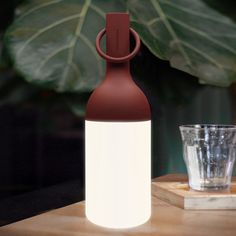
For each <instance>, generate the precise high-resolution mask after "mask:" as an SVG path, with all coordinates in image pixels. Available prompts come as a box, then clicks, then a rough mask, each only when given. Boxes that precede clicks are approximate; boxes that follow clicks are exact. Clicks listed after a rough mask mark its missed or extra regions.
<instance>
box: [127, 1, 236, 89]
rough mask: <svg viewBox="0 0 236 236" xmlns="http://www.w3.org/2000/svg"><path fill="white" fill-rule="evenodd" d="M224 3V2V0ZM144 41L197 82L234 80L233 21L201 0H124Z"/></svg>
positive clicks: (235, 37) (235, 27)
mask: <svg viewBox="0 0 236 236" xmlns="http://www.w3.org/2000/svg"><path fill="white" fill-rule="evenodd" d="M225 4H226V3H225ZM128 8H129V11H130V13H131V15H132V19H133V27H134V28H135V29H136V30H137V31H138V33H139V35H140V36H141V38H142V40H143V42H144V44H145V45H146V46H147V47H148V48H149V49H150V51H151V52H152V53H153V54H154V55H156V56H157V57H159V58H161V59H164V60H169V61H170V64H171V66H172V67H175V68H177V69H179V70H182V71H185V72H187V73H190V74H192V75H195V76H197V77H198V78H199V81H200V82H201V83H207V84H212V85H218V86H228V85H230V84H231V83H232V82H233V81H235V80H236V24H235V23H234V22H233V20H232V19H231V18H230V17H226V16H224V15H223V14H222V13H219V12H218V11H217V10H215V9H213V8H211V7H210V6H209V5H208V4H207V3H206V2H205V1H203V0H194V1H189V0H146V1H141V0H128Z"/></svg>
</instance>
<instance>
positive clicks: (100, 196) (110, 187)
mask: <svg viewBox="0 0 236 236" xmlns="http://www.w3.org/2000/svg"><path fill="white" fill-rule="evenodd" d="M85 133H86V135H85V139H86V140H85V143H86V145H85V152H86V216H87V218H88V219H89V220H90V221H91V222H93V223H95V224H98V225H100V226H104V227H109V228H128V227H134V226H137V225H140V224H142V223H144V222H145V221H147V220H148V219H149V217H150V214H151V121H138V122H100V121H85Z"/></svg>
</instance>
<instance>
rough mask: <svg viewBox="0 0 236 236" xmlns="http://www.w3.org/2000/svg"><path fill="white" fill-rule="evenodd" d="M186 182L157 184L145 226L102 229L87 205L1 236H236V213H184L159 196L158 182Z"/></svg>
mask: <svg viewBox="0 0 236 236" xmlns="http://www.w3.org/2000/svg"><path fill="white" fill-rule="evenodd" d="M174 180H178V181H185V180H186V176H183V175H168V176H164V177H160V178H157V179H155V180H154V182H153V185H152V187H153V198H152V216H151V218H150V220H149V221H147V222H146V223H145V224H143V225H141V226H139V227H135V228H131V229H125V230H112V229H107V228H102V227H99V226H97V225H94V224H92V223H91V222H89V221H88V220H87V219H86V217H85V213H84V202H79V203H76V204H72V205H70V206H66V207H63V208H60V209H57V210H52V211H49V212H46V213H44V214H41V215H38V216H34V217H31V218H29V219H25V220H22V221H19V222H16V223H13V224H10V225H7V226H4V227H1V228H0V236H108V235H109V236H110V235H111V236H147V235H148V236H157V235H158V236H189V235H191V236H226V235H227V236H235V235H236V220H235V219H236V210H232V211H225V210H220V211H217V210H215V211H209V210H201V211H197V210H194V211H191V210H188V211H186V210H183V209H181V208H179V207H175V206H173V205H170V204H169V203H166V202H164V201H162V200H160V199H158V198H157V197H156V195H157V193H156V185H155V182H168V181H169V182H173V181H174Z"/></svg>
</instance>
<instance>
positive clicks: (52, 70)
mask: <svg viewBox="0 0 236 236" xmlns="http://www.w3.org/2000/svg"><path fill="white" fill-rule="evenodd" d="M125 10H126V8H125V4H124V2H123V0H116V1H106V0H99V1H96V0H31V1H28V3H27V4H26V5H23V6H21V7H20V8H19V9H18V10H17V13H18V14H19V15H20V16H19V17H18V18H17V19H16V20H15V22H14V23H13V25H12V26H11V27H10V28H9V29H8V31H7V33H6V35H5V42H6V45H7V47H8V49H9V51H10V55H11V57H12V58H13V60H14V63H15V67H16V69H17V70H18V71H19V72H20V73H21V74H22V75H23V77H24V78H25V79H26V80H27V81H29V82H33V83H35V84H38V85H42V86H45V87H47V88H52V89H54V90H56V91H59V92H64V91H91V90H92V89H93V88H94V87H95V86H96V85H97V84H98V83H99V82H100V80H101V79H102V77H103V72H104V62H103V60H102V59H101V58H100V57H99V56H98V54H97V52H96V50H95V47H94V44H95V39H96V35H97V33H98V32H99V31H100V30H101V29H102V28H104V26H105V12H111V11H125Z"/></svg>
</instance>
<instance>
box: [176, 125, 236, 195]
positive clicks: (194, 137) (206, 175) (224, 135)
mask: <svg viewBox="0 0 236 236" xmlns="http://www.w3.org/2000/svg"><path fill="white" fill-rule="evenodd" d="M180 132H181V136H182V140H183V152H184V160H185V163H186V167H187V171H188V177H189V186H190V188H192V189H194V190H202V191H204V190H206V191H207V190H208V191H211V190H222V189H227V188H229V187H230V182H231V176H232V170H233V165H234V161H235V156H236V126H234V125H182V126H180Z"/></svg>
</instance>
